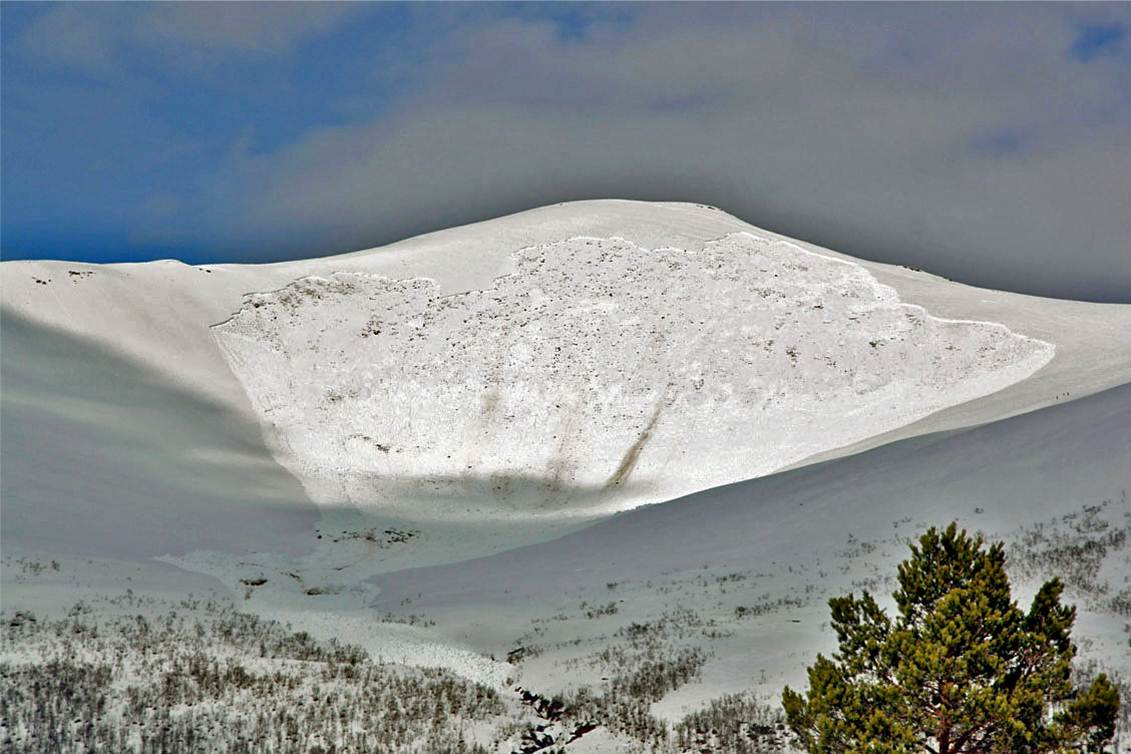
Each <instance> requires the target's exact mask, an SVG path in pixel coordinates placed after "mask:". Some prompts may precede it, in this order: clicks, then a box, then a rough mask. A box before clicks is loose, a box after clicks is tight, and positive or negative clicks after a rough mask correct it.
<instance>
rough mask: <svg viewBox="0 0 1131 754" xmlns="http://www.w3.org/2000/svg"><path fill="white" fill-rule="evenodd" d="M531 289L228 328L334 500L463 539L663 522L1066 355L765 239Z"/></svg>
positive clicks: (532, 284)
mask: <svg viewBox="0 0 1131 754" xmlns="http://www.w3.org/2000/svg"><path fill="white" fill-rule="evenodd" d="M513 268H514V269H513V272H511V273H510V274H508V275H505V276H503V277H499V278H497V279H496V280H495V281H494V282H493V284H492V285H491V286H490V287H487V288H485V289H482V290H472V291H467V292H464V293H457V294H450V295H445V291H444V290H443V289H442V288H441V287H440V286H439V285H438V284H436V283H435V282H434V281H432V280H430V279H425V278H412V279H408V280H394V279H389V278H387V277H384V276H378V275H367V274H362V273H338V274H334V275H332V276H330V277H329V278H322V277H310V278H305V279H302V280H299V281H297V282H295V283H293V284H291V285H289V286H287V287H285V288H283V289H281V290H278V291H273V292H269V293H260V294H255V295H252V296H250V297H249V298H248V302H247V304H246V305H245V306H244V307H243V309H241V310H240V312H239V313H238V314H236V315H235V316H234V317H233V318H232V319H231V320H229V321H227V322H225V323H223V324H222V325H219V326H217V327H216V328H215V331H216V334H217V338H218V339H219V341H220V344H221V346H222V348H223V350H224V353H225V355H226V356H227V358H228V361H229V363H230V364H231V366H232V368H233V371H234V372H235V373H236V375H237V376H238V377H239V379H240V380H241V382H242V383H243V385H244V387H245V389H246V390H247V393H248V395H249V396H250V398H251V401H252V404H253V405H254V406H255V408H256V409H257V411H258V412H259V414H260V417H261V419H262V420H263V422H264V424H265V425H266V426H268V427H270V428H271V430H272V432H273V433H274V434H275V435H276V437H277V447H281V448H285V449H286V450H285V452H283V453H281V454H280V460H281V462H282V463H283V464H284V465H285V466H287V468H289V469H291V471H293V472H294V473H295V474H296V476H298V477H299V479H301V480H302V481H303V483H304V485H305V487H306V489H307V490H308V491H309V492H310V493H311V494H312V496H313V498H314V499H315V500H316V501H318V502H323V503H329V504H338V503H342V502H350V503H354V504H358V505H374V506H379V507H381V508H384V509H388V510H390V511H391V512H394V513H395V514H397V515H401V516H412V517H417V518H424V519H430V518H439V519H446V520H451V519H452V518H453V517H460V516H470V517H473V518H476V519H481V518H482V517H483V516H484V515H492V514H494V515H500V516H513V515H539V514H543V515H545V514H549V515H561V514H562V513H563V512H577V511H578V510H585V511H587V512H594V511H601V510H606V511H607V510H611V509H615V508H626V507H633V506H635V505H639V504H641V503H654V502H658V501H661V500H665V499H670V498H671V497H675V496H678V495H680V494H684V493H687V492H690V491H694V490H697V489H703V488H705V487H710V486H715V485H718V484H722V483H726V482H732V481H737V480H740V479H747V478H750V477H755V476H761V475H763V474H766V473H769V472H771V471H773V470H775V469H778V468H782V467H783V466H786V465H788V464H791V463H795V462H797V461H800V460H802V459H804V458H806V457H808V456H811V455H813V454H815V453H819V452H822V451H828V450H831V449H833V448H837V447H840V446H843V445H847V444H849V443H853V442H856V441H859V440H861V439H863V438H866V437H870V436H873V435H876V434H879V433H882V432H885V431H888V430H891V429H893V428H895V427H899V426H903V425H906V424H908V423H910V422H913V421H915V420H917V419H920V418H922V417H923V416H926V415H928V414H930V413H932V412H934V411H937V410H939V409H941V408H944V407H946V406H950V405H955V404H958V403H962V402H965V401H969V400H972V399H974V398H978V397H981V396H983V395H986V394H989V393H992V392H995V391H997V390H1000V389H1002V388H1003V387H1005V386H1007V385H1009V384H1011V383H1014V382H1017V381H1019V380H1022V379H1024V378H1026V377H1028V376H1029V375H1031V374H1032V373H1033V372H1035V371H1036V370H1038V369H1039V368H1040V367H1042V366H1043V365H1044V364H1046V363H1047V362H1048V361H1049V360H1050V359H1051V358H1052V356H1053V350H1054V349H1053V347H1052V346H1051V345H1050V344H1048V343H1044V342H1042V341H1038V340H1035V339H1032V338H1028V337H1024V336H1021V335H1017V334H1014V333H1012V332H1010V330H1009V329H1008V328H1006V327H1005V326H1003V325H1000V324H996V323H989V322H971V321H956V320H943V319H939V318H936V317H932V316H930V315H929V314H928V313H927V312H926V311H925V310H924V309H922V308H921V307H918V306H913V305H908V304H905V303H902V302H901V301H900V300H899V297H898V295H897V293H896V292H895V290H893V289H892V288H890V287H889V286H885V285H882V284H880V283H879V282H877V281H876V279H875V278H874V277H873V276H872V275H871V274H870V273H869V272H868V271H867V270H865V269H864V268H863V267H861V266H860V265H858V264H855V263H851V262H846V261H841V260H837V259H832V258H829V257H826V256H822V255H820V254H817V253H813V252H808V251H805V250H803V249H801V248H800V247H798V246H796V245H793V244H789V243H785V242H782V241H770V240H767V239H766V238H763V237H760V236H756V235H754V234H751V233H734V234H730V235H727V236H726V237H724V238H722V239H719V240H717V241H713V242H710V243H708V244H706V245H705V246H704V247H703V248H702V249H700V250H698V251H689V250H686V249H679V248H659V249H646V248H643V247H641V246H638V245H636V244H634V243H632V242H631V241H627V240H625V239H622V238H615V237H614V238H604V239H602V238H590V237H580V238H571V239H567V240H565V241H561V242H557V243H553V244H547V245H541V246H535V247H530V248H526V249H523V250H520V251H518V252H516V253H515V254H514V255H513Z"/></svg>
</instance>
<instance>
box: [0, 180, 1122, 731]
mask: <svg viewBox="0 0 1131 754" xmlns="http://www.w3.org/2000/svg"><path fill="white" fill-rule="evenodd" d="M0 304H2V312H0V313H2V316H0V342H2V348H0V357H2V359H0V367H2V373H0V384H2V389H0V421H2V425H3V426H2V429H3V438H2V441H3V445H2V453H0V517H2V521H0V524H2V525H0V545H2V549H3V569H2V571H0V576H2V586H3V592H2V595H0V600H2V604H0V608H2V610H3V613H4V621H3V623H4V625H9V624H10V623H12V621H14V622H15V623H13V624H12V625H15V624H18V625H17V628H18V630H16V629H12V631H13V632H14V633H13V634H12V636H10V637H0V638H3V639H4V642H7V643H5V646H4V651H5V657H6V658H7V659H12V658H16V660H18V659H19V658H20V657H22V656H23V655H21V652H23V651H24V650H23V649H21V648H20V646H19V645H18V642H19V641H23V639H21V638H20V637H24V638H27V639H28V640H29V641H30V640H31V639H30V638H28V637H38V638H35V641H37V642H39V643H40V644H41V645H42V647H41V649H42V651H45V652H46V651H48V650H49V651H51V652H55V651H56V650H58V651H60V652H64V654H65V653H66V652H69V651H70V649H69V648H68V647H65V646H62V647H61V646H56V643H55V642H54V639H50V636H49V634H50V633H51V632H50V631H44V630H33V629H34V626H31V624H30V623H29V622H28V621H29V620H30V619H28V618H26V617H25V618H20V619H19V620H16V619H15V617H14V615H15V611H31V612H34V613H35V614H37V615H39V616H40V617H41V620H42V619H43V616H56V617H59V616H62V615H64V614H67V613H68V611H70V616H69V617H68V618H66V621H68V623H67V624H66V625H71V624H72V623H75V624H79V623H82V624H84V625H85V622H87V621H94V620H96V619H98V616H99V615H103V616H106V617H107V620H110V623H108V624H107V625H111V624H113V620H111V619H115V620H116V616H120V615H123V614H129V615H132V614H133V613H134V612H138V613H141V612H146V613H147V614H152V615H159V614H160V615H163V614H173V613H176V614H177V615H178V616H181V617H184V616H185V615H188V614H189V613H192V612H194V611H198V610H201V608H200V605H201V604H208V605H211V606H214V607H215V609H213V608H209V611H205V612H204V613H202V615H204V618H205V619H207V620H213V621H219V622H220V624H225V622H226V621H227V620H228V619H229V613H230V612H231V608H232V607H234V608H235V609H236V610H238V611H240V612H245V613H251V614H254V615H257V616H259V617H260V618H262V619H263V620H264V621H265V622H264V623H263V624H262V626H261V627H262V630H263V631H268V632H272V635H274V634H275V633H278V632H280V631H284V628H283V627H285V631H287V632H290V631H295V632H307V633H309V634H310V635H311V636H313V637H315V638H316V639H318V640H328V639H337V640H341V641H346V642H350V643H352V644H355V645H358V646H360V647H361V648H362V649H363V650H365V652H367V653H368V654H369V656H370V657H371V658H373V660H374V662H377V663H380V662H382V661H384V662H389V663H393V664H398V665H409V666H432V667H435V666H439V667H442V668H445V669H446V670H445V672H449V671H450V672H454V673H455V674H457V675H459V676H461V677H462V678H464V679H467V680H469V681H472V682H475V683H479V684H483V686H484V687H489V688H490V689H493V690H494V691H493V692H492V693H498V695H499V696H498V704H499V705H502V706H498V705H496V704H495V702H494V701H492V702H491V711H490V716H495V717H492V718H491V719H492V720H495V722H493V723H492V725H495V726H496V728H497V730H496V729H491V730H487V729H486V728H484V729H482V730H478V731H477V732H476V735H475V736H474V737H473V738H474V740H476V741H480V742H488V743H490V744H491V745H492V746H495V745H497V746H496V749H495V750H498V751H511V750H512V749H515V748H519V747H518V745H517V744H516V740H517V739H518V738H520V737H521V735H526V734H520V729H524V728H523V726H527V725H528V724H531V725H535V726H536V725H543V726H548V727H545V730H551V729H552V730H553V731H554V735H555V736H559V737H560V740H559V741H558V743H559V744H560V743H562V742H563V741H564V740H565V738H568V737H569V735H571V734H570V733H569V731H567V730H565V729H564V728H562V726H563V725H564V723H563V722H562V721H561V720H559V719H557V718H556V717H554V714H557V713H554V714H550V712H553V711H552V710H551V711H550V712H547V707H546V704H547V702H546V700H545V698H544V697H543V696H541V695H542V694H553V693H558V692H561V693H568V694H575V695H576V694H581V696H579V697H578V696H574V697H571V699H572V702H571V704H573V705H574V709H575V710H588V711H589V712H591V713H592V714H593V715H597V716H605V717H606V718H610V719H611V718H616V719H619V720H621V721H622V722H623V721H624V720H631V721H633V722H632V726H643V727H642V728H639V729H637V728H633V727H632V726H628V727H625V726H621V727H617V725H614V724H612V723H610V724H609V725H607V726H604V727H600V728H599V729H597V730H589V731H586V733H585V737H584V738H582V739H579V740H578V741H576V742H574V743H571V744H570V746H569V747H568V750H570V751H583V750H585V747H586V746H588V747H590V749H589V750H593V751H614V750H618V747H631V746H634V745H636V744H638V743H640V741H642V740H644V739H640V738H634V736H638V735H644V734H643V733H641V731H642V730H643V731H645V732H646V733H647V731H651V732H650V733H647V735H653V734H655V735H659V734H658V733H656V731H658V730H661V729H664V730H667V728H664V726H672V727H671V729H670V730H669V731H668V732H669V733H671V736H673V737H676V736H677V730H678V731H682V732H679V733H678V735H679V736H684V735H685V734H686V735H689V736H691V735H693V734H694V735H698V734H696V733H695V731H696V730H698V728H697V727H696V726H700V725H707V724H708V723H705V722H703V720H707V719H708V718H709V716H710V715H709V714H708V718H698V717H695V715H696V714H698V713H700V712H701V711H702V710H704V709H707V710H708V712H710V710H715V709H717V707H716V706H711V705H712V704H721V705H724V706H726V705H732V706H733V705H738V706H739V707H741V708H742V709H744V710H746V711H747V712H749V714H751V715H755V716H757V715H762V714H763V713H766V714H770V713H772V710H770V712H767V710H766V708H764V707H761V706H757V705H760V704H761V703H762V702H764V701H765V699H764V698H763V699H761V700H760V701H759V700H756V699H754V698H753V697H751V696H750V695H751V694H760V695H762V696H763V697H765V696H766V695H768V694H770V693H771V692H773V691H774V690H775V689H777V688H779V687H780V684H781V683H783V682H785V681H787V680H788V681H791V682H794V681H796V679H797V677H798V676H797V674H798V673H799V672H801V669H802V668H803V667H804V665H805V664H806V663H807V662H809V661H810V660H811V658H812V656H813V654H815V652H816V651H819V650H822V649H824V648H825V645H824V644H823V643H822V642H823V641H825V640H827V637H825V636H824V635H823V631H822V628H821V627H822V624H823V623H824V621H825V620H826V619H827V613H826V610H825V607H824V600H825V599H826V598H827V597H828V596H830V595H831V594H836V593H840V592H842V591H847V590H849V589H855V590H858V589H860V588H871V589H878V590H879V591H883V588H882V587H884V585H885V581H884V580H885V578H886V577H887V574H889V573H890V572H891V568H892V566H893V564H894V563H895V562H896V561H897V560H899V559H900V558H901V557H902V556H903V555H904V552H905V541H906V539H907V538H908V537H910V536H912V535H914V534H915V533H916V532H918V531H919V530H921V529H922V528H923V527H925V526H927V525H929V524H935V523H945V522H947V521H950V520H952V519H956V518H957V519H958V520H959V521H960V522H961V523H962V524H963V525H966V526H968V527H971V528H976V529H980V530H983V531H985V532H986V533H987V534H988V535H990V536H991V537H993V538H998V539H1002V540H1003V541H1005V542H1006V543H1007V544H1008V546H1009V547H1010V548H1011V549H1010V553H1011V556H1010V557H1011V559H1012V560H1011V563H1012V564H1013V566H1012V567H1014V568H1015V571H1014V578H1015V579H1017V580H1019V581H1020V582H1022V584H1023V585H1024V588H1028V587H1029V586H1030V585H1031V583H1030V582H1031V577H1040V576H1042V575H1043V574H1044V573H1045V572H1046V571H1047V570H1048V568H1049V567H1050V564H1053V565H1056V566H1057V567H1058V568H1062V569H1070V570H1071V573H1072V574H1074V576H1078V577H1079V578H1078V579H1076V581H1075V582H1074V583H1073V584H1072V588H1073V590H1074V591H1073V592H1072V598H1073V600H1075V601H1077V603H1078V604H1079V605H1080V606H1081V613H1082V616H1083V617H1082V620H1083V624H1084V625H1085V626H1086V628H1087V630H1088V632H1089V635H1090V636H1091V637H1092V638H1091V639H1090V642H1091V643H1090V644H1089V645H1088V646H1087V647H1086V648H1085V649H1086V651H1085V653H1084V654H1085V656H1086V658H1087V659H1089V660H1095V661H1096V662H1101V661H1104V660H1105V659H1110V656H1112V655H1113V653H1115V652H1117V650H1118V649H1119V648H1120V647H1122V646H1124V645H1123V644H1120V643H1119V642H1120V641H1124V642H1125V639H1124V638H1121V637H1123V631H1124V628H1125V626H1126V624H1127V615H1126V604H1129V603H1128V600H1131V597H1129V596H1128V591H1127V590H1128V589H1129V588H1131V566H1129V560H1128V552H1129V550H1128V548H1127V535H1128V530H1129V523H1128V522H1129V521H1131V507H1129V503H1128V497H1127V495H1128V494H1129V491H1131V478H1129V477H1128V470H1129V469H1131V447H1129V446H1128V442H1129V440H1131V431H1129V430H1128V428H1129V427H1131V415H1129V413H1128V411H1129V409H1131V404H1129V399H1128V392H1127V387H1126V386H1127V385H1128V384H1131V341H1129V340H1128V336H1127V333H1129V332H1131V306H1125V305H1098V304H1087V303H1081V302H1073V301H1056V300H1049V299H1040V298H1034V297H1028V296H1020V295H1016V294H1011V293H1005V292H1000V291H989V290H982V289H976V288H970V287H968V286H963V285H960V284H956V283H953V282H950V281H947V280H944V279H941V278H938V277H935V276H932V275H930V274H929V273H927V272H923V271H919V270H913V269H908V268H902V267H893V266H888V265H880V264H875V263H870V262H866V261H862V260H855V259H852V258H849V257H846V256H844V255H841V254H837V253H836V252H834V251H830V250H827V249H821V248H817V247H814V246H812V245H810V244H806V243H804V242H802V241H797V240H793V239H786V238H782V237H780V236H777V235H776V234H774V233H771V232H769V231H764V230H761V229H759V228H755V227H753V226H751V225H749V224H747V223H744V222H742V221H740V220H738V219H737V218H734V217H731V216H730V215H727V214H726V213H724V212H721V211H719V210H717V209H714V208H711V207H705V206H702V205H691V204H673V203H668V204H650V203H642V202H624V201H594V202H577V203H571V204H563V205H555V206H552V207H543V208H540V209H537V210H532V211H529V212H524V213H521V214H517V215H512V216H509V217H505V218H499V219H496V220H491V221H488V222H484V223H478V224H475V225H470V226H466V227H462V228H453V229H450V230H446V231H442V232H439V233H434V234H430V235H427V236H422V237H420V238H414V239H408V240H406V241H403V242H401V243H397V244H393V245H391V246H388V247H385V248H381V249H372V250H367V251H361V252H356V253H352V254H346V255H341V256H336V257H326V258H319V259H311V260H304V261H297V262H287V263H280V264H271V265H262V266H250V265H206V266H200V267H191V266H187V265H183V264H181V263H178V262H168V261H166V262H155V263H147V264H122V265H106V266H99V265H83V264H74V263H66V262H4V263H2V264H0ZM734 483H737V484H734ZM723 485H727V486H723ZM1073 548H1077V549H1073ZM1065 553H1069V555H1065ZM1071 553H1077V554H1079V553H1085V555H1086V557H1084V556H1080V557H1075V556H1070V555H1071ZM1068 561H1071V562H1068ZM1065 563H1067V565H1065ZM202 599H204V600H206V603H202V602H201V600H202ZM76 604H77V606H76ZM76 611H77V612H76ZM186 611H187V612H186ZM76 616H78V617H76ZM181 617H178V618H177V619H176V620H177V621H180V620H181ZM271 620H276V621H279V622H280V624H282V626H283V627H280V626H276V624H272V623H270V621H271ZM170 621H172V619H170ZM43 625H44V624H42V623H41V624H40V626H43ZM52 625H54V624H52ZM59 625H63V624H59ZM170 625H172V623H170ZM177 625H180V623H177ZM185 625H188V624H187V623H186V624H185ZM257 625H258V624H257ZM257 630H259V629H257ZM279 635H280V636H282V634H279ZM287 635H288V636H289V634H287ZM307 639H309V637H307ZM307 639H302V640H301V641H303V642H305V641H306V640H307ZM282 640H283V639H280V641H282ZM114 641H116V640H110V639H107V642H108V643H107V644H106V646H102V645H99V647H100V648H99V647H94V648H93V649H91V650H90V651H91V652H95V650H97V651H98V652H102V651H104V650H105V651H110V650H108V649H107V647H112V646H116V645H115V644H114ZM170 641H173V642H174V643H176V642H177V641H180V639H179V638H177V637H176V636H172V635H171V638H170ZM286 641H288V642H289V641H291V640H290V639H286ZM288 646H289V645H288ZM303 646H305V644H304V645H303ZM27 651H29V652H30V651H32V650H30V649H29V650H27ZM36 651H40V650H36ZM115 651H116V650H115ZM351 651H352V650H351ZM241 652H242V650H241ZM661 655H662V656H663V657H664V658H665V659H664V661H665V662H670V669H671V673H670V674H669V675H668V676H665V677H666V678H668V679H669V681H670V683H667V682H665V683H667V685H661V686H660V687H654V686H649V687H648V688H647V689H643V690H641V689H639V688H638V689H637V691H639V692H640V693H635V695H633V694H630V695H629V696H628V697H624V698H621V697H617V698H614V696H615V695H610V694H605V695H604V696H602V695H601V694H602V693H603V691H602V689H604V690H606V691H608V690H610V689H612V687H613V686H616V688H618V689H619V688H621V686H618V685H617V684H628V686H632V684H631V683H629V680H631V679H629V680H626V678H628V676H630V675H632V674H634V673H636V674H639V673H642V672H643V670H642V668H645V667H650V666H648V665H647V663H648V662H652V661H654V660H655V659H656V657H659V656H661ZM1105 655H1106V658H1105ZM241 657H242V655H241ZM287 657H289V655H286V654H282V655H280V658H281V661H286V658H287ZM135 659H136V662H137V664H138V666H139V667H141V666H148V664H152V663H159V662H160V661H161V660H160V658H157V657H151V656H149V655H146V656H144V657H139V658H135ZM252 665H253V666H254V663H252ZM1105 667H1108V669H1110V670H1113V671H1115V672H1117V673H1122V674H1123V677H1125V678H1126V677H1128V676H1131V667H1129V666H1128V665H1127V664H1126V663H1125V662H1115V663H1114V664H1112V663H1109V665H1108V666H1105ZM19 672H20V673H25V674H27V675H28V677H29V678H30V677H33V676H34V675H35V671H34V668H30V667H24V668H23V669H22V670H20V671H19ZM265 672H266V671H265ZM373 672H374V673H376V674H384V673H386V668H385V667H384V666H381V667H380V668H378V669H376V670H374V671H373ZM406 677H407V676H406ZM436 677H437V678H439V677H440V676H436ZM443 678H445V679H446V678H447V676H446V675H444V676H443ZM303 679H304V680H301V683H306V680H305V679H306V676H303ZM299 682H300V681H296V683H299ZM444 683H448V681H447V680H445V681H444ZM516 683H520V684H522V685H523V689H524V691H523V692H519V691H516V690H515V688H514V686H515V684H516ZM469 688H471V687H469ZM475 688H478V687H475ZM633 688H636V687H634V686H633ZM582 689H583V690H582ZM731 692H741V693H742V694H743V695H744V696H742V697H741V699H738V700H736V699H730V700H721V701H720V700H718V697H720V695H722V694H724V693H731ZM146 693H149V692H148V691H147V692H146ZM350 693H352V692H350ZM469 693H470V692H469ZM475 693H479V692H475ZM618 693H619V692H618ZM591 694H597V696H591ZM587 695H588V696H587ZM490 698H491V699H492V700H495V697H494V696H491V697H490ZM711 700H715V701H714V702H712V701H711ZM593 705H596V706H593ZM602 705H604V706H602ZM626 705H627V706H626ZM743 705H746V706H743ZM751 705H753V706H751ZM589 712H587V714H588V713H589ZM755 713H756V714H755ZM147 714H148V713H147ZM209 714H212V713H211V712H210V713H209ZM484 714H485V715H486V712H485V713H484ZM704 714H707V713H704ZM711 714H713V713H711ZM744 714H745V713H744ZM547 715H549V717H547ZM689 715H690V717H688V716H689ZM499 716H501V717H499ZM126 717H128V716H124V717H123V718H122V719H126ZM558 717H560V715H558ZM496 718H497V719H496ZM550 718H554V719H553V720H551V719H550ZM334 719H336V718H334V717H333V716H329V717H327V720H330V721H331V722H330V723H327V724H328V725H331V727H332V725H333V724H332V720H334ZM484 719H486V717H485V718H484ZM751 719H752V718H751ZM759 719H762V718H759ZM767 719H769V718H767ZM696 721H698V722H696ZM625 725H627V723H626V724H625ZM554 726H557V727H554ZM657 726H658V727H657ZM681 726H682V727H681ZM581 727H584V726H581ZM630 728H631V729H630ZM437 730H441V731H443V730H447V728H445V727H443V726H441V727H440V728H438V729H437ZM545 730H544V731H541V732H539V733H538V735H542V734H543V733H545ZM402 732H403V731H402ZM496 733H498V735H496ZM527 733H529V730H527ZM512 734H513V735H512ZM547 735H548V734H547ZM665 735H666V734H665ZM774 735H776V734H774ZM500 736H501V738H500ZM562 736H564V737H562ZM672 740H674V738H673V739H672ZM680 740H681V741H682V740H683V739H680ZM594 742H596V743H594ZM634 742H635V743H634ZM673 745H674V744H673Z"/></svg>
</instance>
